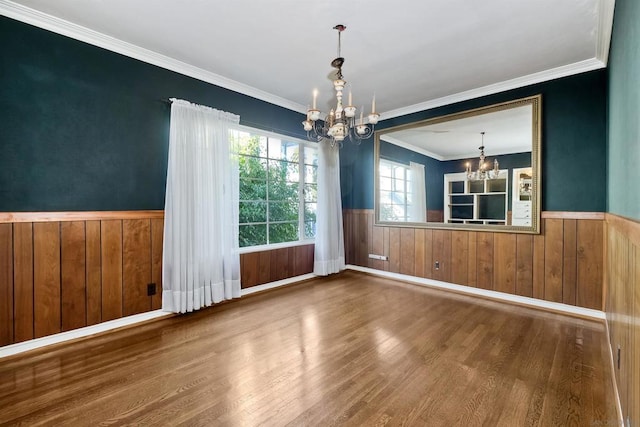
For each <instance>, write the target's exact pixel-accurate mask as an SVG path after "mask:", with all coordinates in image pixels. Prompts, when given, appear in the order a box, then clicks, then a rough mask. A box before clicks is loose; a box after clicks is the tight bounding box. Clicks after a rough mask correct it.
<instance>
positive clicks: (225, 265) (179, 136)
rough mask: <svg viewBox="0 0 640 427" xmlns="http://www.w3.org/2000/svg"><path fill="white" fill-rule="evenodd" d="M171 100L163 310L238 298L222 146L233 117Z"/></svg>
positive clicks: (234, 227) (227, 166)
mask: <svg viewBox="0 0 640 427" xmlns="http://www.w3.org/2000/svg"><path fill="white" fill-rule="evenodd" d="M172 101H173V102H172V104H171V125H170V135H169V164H168V169H167V190H166V200H165V219H164V221H165V222H164V251H163V264H162V288H163V291H162V309H163V310H164V311H171V312H174V313H185V312H188V311H193V310H198V309H199V308H202V307H205V306H208V305H211V304H213V303H216V302H220V301H222V300H225V299H230V298H237V297H239V296H240V255H239V253H238V166H237V162H235V161H232V157H231V150H230V147H229V144H230V142H229V126H230V125H237V124H238V122H239V117H238V116H236V115H234V114H230V113H226V112H224V111H218V110H215V109H213V108H209V107H204V106H200V105H194V104H191V103H189V102H187V101H183V100H177V99H172Z"/></svg>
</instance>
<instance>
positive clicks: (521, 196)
mask: <svg viewBox="0 0 640 427" xmlns="http://www.w3.org/2000/svg"><path fill="white" fill-rule="evenodd" d="M531 177H532V175H531V168H517V169H513V188H512V190H511V205H512V206H511V210H512V211H511V225H515V226H527V227H528V226H531V203H532V197H531V191H532V189H533V188H532V180H531Z"/></svg>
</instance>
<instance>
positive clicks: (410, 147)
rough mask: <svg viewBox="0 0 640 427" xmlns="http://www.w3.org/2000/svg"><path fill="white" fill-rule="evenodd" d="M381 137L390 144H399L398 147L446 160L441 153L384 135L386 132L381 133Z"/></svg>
mask: <svg viewBox="0 0 640 427" xmlns="http://www.w3.org/2000/svg"><path fill="white" fill-rule="evenodd" d="M380 139H381V140H383V141H386V142H388V143H389V144H393V145H397V146H398V147H402V148H406V149H407V150H411V151H415V152H416V153H420V154H422V155H424V156H427V157H431V158H432V159H436V160H439V161H443V160H445V158H444V157H443V156H441V155H440V154H436V153H432V152H431V151H429V150H425V149H424V148H422V147H416V146H415V145H413V144H409V143H408V142H404V141H401V140H399V139H398V138H394V137H392V136H389V135H384V134H383V135H380Z"/></svg>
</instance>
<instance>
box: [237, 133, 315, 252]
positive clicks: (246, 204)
mask: <svg viewBox="0 0 640 427" xmlns="http://www.w3.org/2000/svg"><path fill="white" fill-rule="evenodd" d="M230 133H231V135H230V139H231V141H232V144H233V145H234V146H235V147H236V149H237V153H238V164H239V172H240V206H239V225H240V234H239V242H240V247H249V246H260V245H270V244H276V243H285V242H296V241H301V240H307V239H313V238H314V237H315V231H316V204H317V193H318V191H317V173H318V172H317V171H318V151H317V148H315V147H313V146H312V145H311V144H307V143H304V142H301V141H297V140H292V139H291V138H285V137H279V136H277V135H267V134H264V133H261V132H260V131H253V130H238V129H234V130H231V131H230Z"/></svg>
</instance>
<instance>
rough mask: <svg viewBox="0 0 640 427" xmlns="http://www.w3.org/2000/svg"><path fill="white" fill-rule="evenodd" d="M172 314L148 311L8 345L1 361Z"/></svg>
mask: <svg viewBox="0 0 640 427" xmlns="http://www.w3.org/2000/svg"><path fill="white" fill-rule="evenodd" d="M172 314H173V313H167V312H165V311H162V310H154V311H148V312H146V313H140V314H134V315H133V316H127V317H122V318H120V319H115V320H109V321H107V322H102V323H98V324H97V325H92V326H86V327H84V328H79V329H74V330H72V331H67V332H60V333H58V334H55V335H48V336H46V337H42V338H36V339H33V340H29V341H24V342H19V343H16V344H11V345H7V346H4V347H0V359H1V358H3V357H7V356H13V355H15V354H18V353H23V352H25V351H30V350H35V349H37V348H41V347H45V346H48V345H52V344H59V343H62V342H65V341H71V340H75V339H78V338H84V337H88V336H90V335H95V334H98V333H100V332H105V331H110V330H112V329H117V328H122V327H123V326H129V325H135V324H136V323H140V322H146V321H148V320H153V319H158V318H161V317H165V316H170V315H172Z"/></svg>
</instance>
